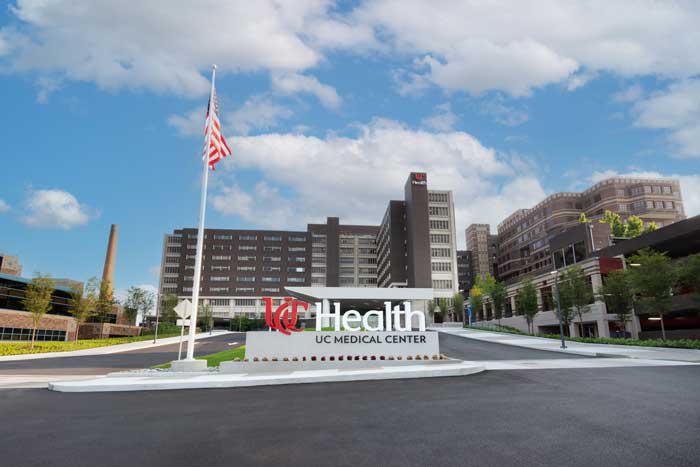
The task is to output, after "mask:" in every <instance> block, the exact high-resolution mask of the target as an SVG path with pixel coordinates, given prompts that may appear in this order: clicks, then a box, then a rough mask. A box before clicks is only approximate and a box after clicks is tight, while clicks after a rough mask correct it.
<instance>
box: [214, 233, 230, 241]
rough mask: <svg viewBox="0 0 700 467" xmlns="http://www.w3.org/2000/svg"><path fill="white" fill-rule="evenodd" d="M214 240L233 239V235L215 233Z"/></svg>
mask: <svg viewBox="0 0 700 467" xmlns="http://www.w3.org/2000/svg"><path fill="white" fill-rule="evenodd" d="M213 238H214V240H233V235H221V234H214V236H213Z"/></svg>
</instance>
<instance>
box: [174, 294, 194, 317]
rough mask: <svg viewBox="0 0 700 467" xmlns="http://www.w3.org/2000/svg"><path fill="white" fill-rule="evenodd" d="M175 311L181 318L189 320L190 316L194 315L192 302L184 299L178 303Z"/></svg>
mask: <svg viewBox="0 0 700 467" xmlns="http://www.w3.org/2000/svg"><path fill="white" fill-rule="evenodd" d="M173 310H175V313H177V315H178V316H179V317H180V318H189V317H190V314H192V302H190V301H189V300H187V299H184V300H183V301H181V302H180V303H178V304H177V306H176V307H175V308H173Z"/></svg>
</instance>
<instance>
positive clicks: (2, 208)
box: [0, 199, 10, 214]
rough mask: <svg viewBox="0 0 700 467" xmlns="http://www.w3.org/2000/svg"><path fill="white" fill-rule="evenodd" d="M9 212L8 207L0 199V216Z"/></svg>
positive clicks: (5, 202)
mask: <svg viewBox="0 0 700 467" xmlns="http://www.w3.org/2000/svg"><path fill="white" fill-rule="evenodd" d="M9 210H10V205H9V204H8V203H7V201H5V200H4V199H0V214H2V213H4V212H7V211H9Z"/></svg>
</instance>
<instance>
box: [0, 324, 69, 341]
mask: <svg viewBox="0 0 700 467" xmlns="http://www.w3.org/2000/svg"><path fill="white" fill-rule="evenodd" d="M30 340H32V329H29V328H3V327H0V341H30ZM36 340H38V341H65V340H66V331H58V330H55V329H37V330H36Z"/></svg>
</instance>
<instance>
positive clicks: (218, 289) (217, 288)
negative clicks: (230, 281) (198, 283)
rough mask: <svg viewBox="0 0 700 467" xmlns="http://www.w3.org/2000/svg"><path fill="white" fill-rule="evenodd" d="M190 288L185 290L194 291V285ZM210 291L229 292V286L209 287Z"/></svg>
mask: <svg viewBox="0 0 700 467" xmlns="http://www.w3.org/2000/svg"><path fill="white" fill-rule="evenodd" d="M188 288H189V289H190V290H185V292H192V287H188ZM183 290H184V289H183ZM209 292H228V287H209Z"/></svg>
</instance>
